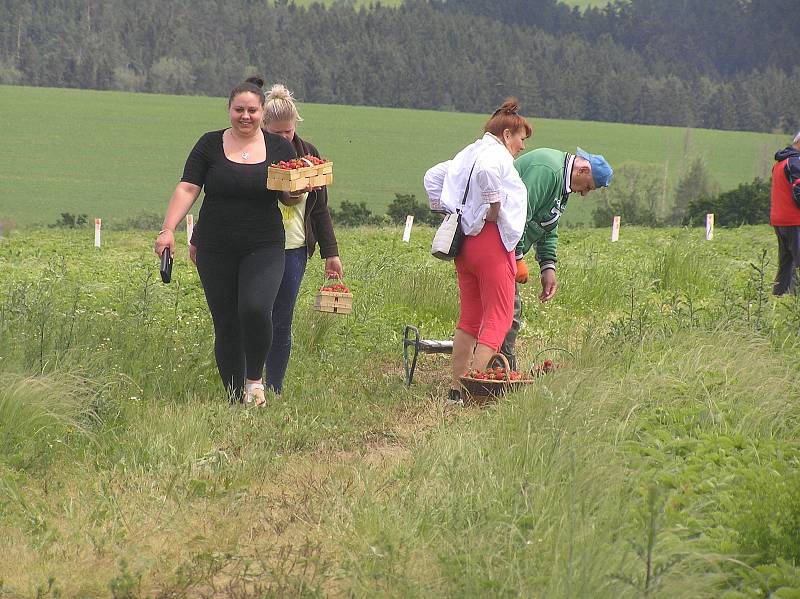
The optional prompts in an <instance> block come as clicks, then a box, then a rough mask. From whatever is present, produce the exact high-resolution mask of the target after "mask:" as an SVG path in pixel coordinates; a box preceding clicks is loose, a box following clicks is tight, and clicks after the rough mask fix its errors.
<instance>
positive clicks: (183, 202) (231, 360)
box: [155, 77, 300, 406]
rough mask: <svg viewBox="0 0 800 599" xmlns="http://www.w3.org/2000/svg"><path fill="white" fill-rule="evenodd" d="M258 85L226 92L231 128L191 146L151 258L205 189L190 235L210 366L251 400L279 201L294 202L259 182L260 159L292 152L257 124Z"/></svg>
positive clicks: (279, 256)
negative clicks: (206, 315)
mask: <svg viewBox="0 0 800 599" xmlns="http://www.w3.org/2000/svg"><path fill="white" fill-rule="evenodd" d="M263 85H264V82H263V80H262V79H260V78H255V77H251V78H249V79H248V80H247V81H245V82H244V83H242V84H240V85H237V86H236V87H235V88H234V89H233V90H232V91H231V94H230V96H229V99H228V112H229V116H230V121H231V127H230V128H228V129H224V130H221V131H211V132H209V133H206V134H204V135H203V136H202V137H201V138H200V139H199V141H198V142H197V143H196V144H195V146H194V148H193V149H192V151H191V153H190V154H189V157H188V159H187V160H186V166H185V167H184V171H183V177H181V182H180V183H178V186H177V187H176V188H175V191H174V192H173V194H172V198H171V199H170V202H169V207H168V208H167V213H166V216H165V217H164V225H163V229H162V230H161V231H160V232H159V234H158V237H157V238H156V243H155V251H156V254H158V255H159V256H160V255H161V253H162V252H163V251H164V249H166V248H169V251H170V252H171V253H172V254H174V253H175V235H174V233H175V228H176V227H177V226H178V224H179V223H180V222H181V221H182V220H183V218H184V217H185V216H186V214H187V213H188V212H189V210H190V209H191V207H192V205H193V204H194V202H195V200H197V197H198V196H199V195H200V191H201V189H204V190H205V197H204V198H203V206H202V208H201V210H200V215H199V217H198V222H197V225H196V226H195V228H194V234H193V235H192V240H191V241H192V245H194V246H196V248H197V255H196V261H197V271H198V273H199V275H200V281H201V283H202V284H203V290H204V291H205V295H206V300H207V301H208V306H209V309H210V311H211V318H212V320H213V321H214V336H215V341H214V353H215V356H216V360H217V368H218V369H219V374H220V377H221V378H222V382H223V384H224V385H225V389H226V390H227V391H228V392H229V394H230V396H231V400H232V401H238V400H240V399H242V397H243V398H244V401H246V402H248V403H249V402H253V403H255V404H256V405H259V406H260V405H264V404H265V403H266V398H265V396H264V385H263V382H262V374H263V368H264V359H265V358H266V355H267V352H268V351H269V347H270V344H271V342H272V321H271V313H272V304H273V302H274V300H275V295H276V293H277V291H278V287H279V286H280V282H281V278H282V277H283V268H284V255H283V252H284V249H283V246H284V232H283V224H282V221H281V213H280V210H279V209H278V204H277V202H278V201H280V202H282V203H284V204H286V205H293V204H296V203H297V202H299V201H300V198H299V197H293V196H290V195H289V194H288V193H285V192H277V191H272V190H268V189H267V188H266V178H267V165H268V164H270V163H272V162H277V161H279V160H289V159H291V158H294V157H295V151H294V148H293V147H292V145H291V144H290V143H289V142H287V141H286V140H285V139H283V138H281V137H280V136H278V135H271V134H269V133H265V132H263V131H262V129H261V119H262V117H263V112H264V101H265V97H264V91H263V89H262V87H263ZM243 392H244V393H243Z"/></svg>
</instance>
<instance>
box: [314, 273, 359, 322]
mask: <svg viewBox="0 0 800 599" xmlns="http://www.w3.org/2000/svg"><path fill="white" fill-rule="evenodd" d="M314 309H315V310H316V311H317V312H329V313H331V314H350V313H351V312H352V311H353V294H352V293H350V290H349V289H348V288H347V286H346V285H345V284H344V283H342V281H341V279H339V278H338V277H333V278H330V277H329V278H326V279H325V282H324V284H323V285H322V287H320V289H319V291H317V296H316V298H315V299H314Z"/></svg>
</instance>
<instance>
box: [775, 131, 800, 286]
mask: <svg viewBox="0 0 800 599" xmlns="http://www.w3.org/2000/svg"><path fill="white" fill-rule="evenodd" d="M769 224H771V225H772V226H773V227H775V233H776V235H777V236H778V274H777V276H776V277H775V285H774V286H773V288H772V293H773V294H775V295H783V294H784V293H787V292H793V291H794V288H795V282H796V280H797V275H796V273H795V271H796V270H797V268H798V267H799V266H800V132H798V133H797V135H795V136H794V139H793V140H792V145H790V146H787V147H786V148H784V149H783V150H780V151H778V152H777V153H776V154H775V166H773V167H772V193H771V195H770V208H769Z"/></svg>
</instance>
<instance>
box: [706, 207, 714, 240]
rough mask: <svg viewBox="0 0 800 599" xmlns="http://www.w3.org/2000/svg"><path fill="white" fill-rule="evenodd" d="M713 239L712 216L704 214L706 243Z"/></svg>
mask: <svg viewBox="0 0 800 599" xmlns="http://www.w3.org/2000/svg"><path fill="white" fill-rule="evenodd" d="M712 239H714V215H713V214H711V213H710V212H709V213H708V214H706V241H711V240H712Z"/></svg>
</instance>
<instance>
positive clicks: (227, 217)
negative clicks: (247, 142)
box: [181, 129, 296, 253]
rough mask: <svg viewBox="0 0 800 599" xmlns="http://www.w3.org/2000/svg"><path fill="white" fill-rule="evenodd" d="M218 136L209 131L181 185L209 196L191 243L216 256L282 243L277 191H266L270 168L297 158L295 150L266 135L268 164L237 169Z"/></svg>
mask: <svg viewBox="0 0 800 599" xmlns="http://www.w3.org/2000/svg"><path fill="white" fill-rule="evenodd" d="M224 131H225V130H224V129H223V130H220V131H210V132H208V133H206V134H204V135H203V137H201V138H200V139H199V140H198V141H197V143H196V144H195V146H194V148H192V151H191V152H190V153H189V157H188V158H187V159H186V166H184V168H183V177H181V181H185V182H187V183H192V184H194V185H199V186H200V187H202V188H203V189H204V191H205V197H204V198H203V206H202V208H200V215H199V217H198V220H197V224H196V226H195V228H194V233H193V234H192V244H193V245H195V246H197V247H198V248H202V249H204V250H207V251H212V252H229V251H231V252H237V253H239V252H245V253H246V252H251V251H253V250H254V249H257V248H259V247H263V246H266V245H272V244H279V245H283V244H284V232H283V220H282V218H281V212H280V210H279V209H278V192H277V191H272V190H270V189H267V165H269V164H272V163H273V162H277V161H279V160H290V159H292V158H294V157H295V156H296V154H295V151H294V147H293V146H292V144H291V143H290V142H288V141H286V140H285V139H284V138H282V137H280V136H279V135H273V134H271V133H267V132H266V131H264V140H265V141H266V145H267V159H266V160H265V161H264V162H259V163H257V164H239V163H237V162H233V161H231V160H229V159H228V157H227V156H225V152H224V150H223V148H222V134H223V133H224Z"/></svg>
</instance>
